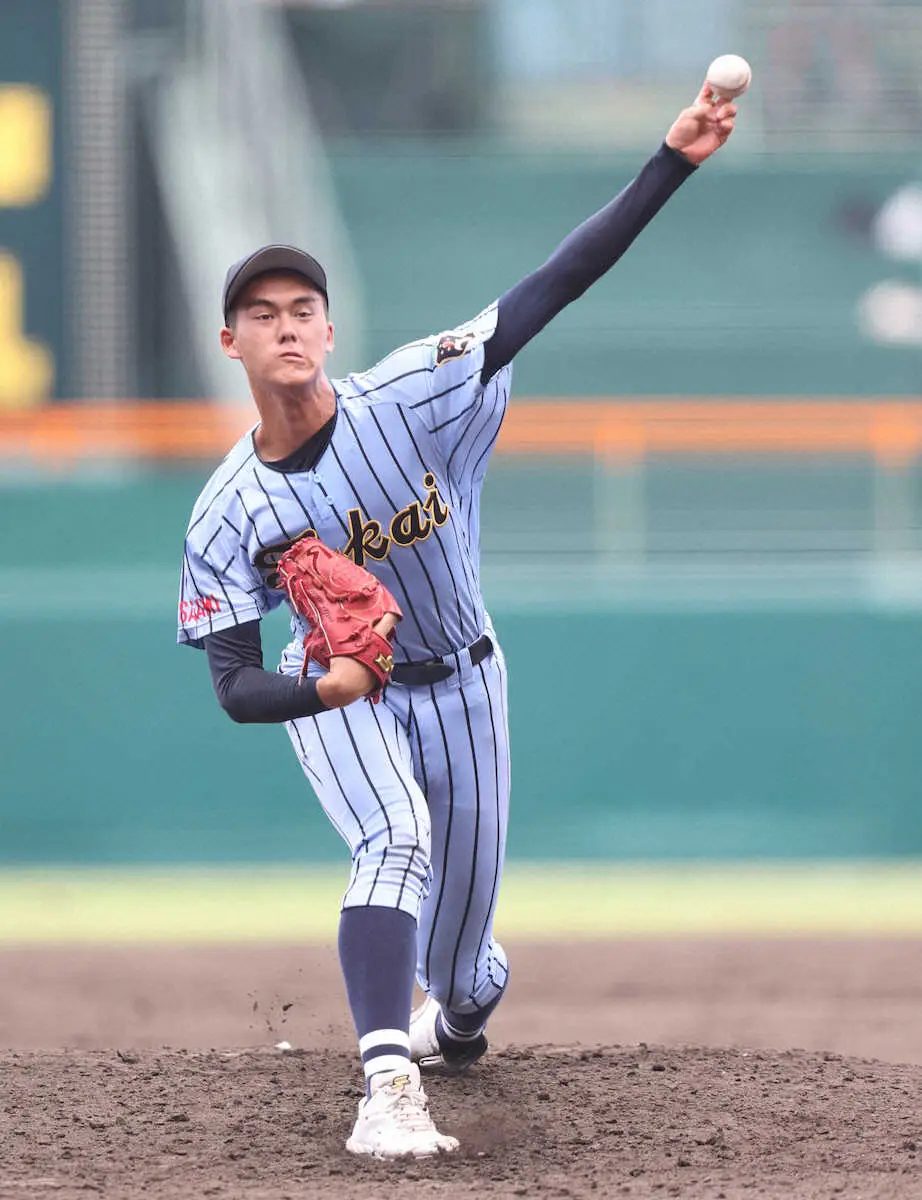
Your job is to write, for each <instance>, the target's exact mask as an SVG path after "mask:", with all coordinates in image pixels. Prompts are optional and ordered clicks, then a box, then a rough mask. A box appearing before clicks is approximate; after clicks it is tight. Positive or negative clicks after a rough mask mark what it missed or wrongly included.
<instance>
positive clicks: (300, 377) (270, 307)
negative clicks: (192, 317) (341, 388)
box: [221, 274, 333, 387]
mask: <svg viewBox="0 0 922 1200" xmlns="http://www.w3.org/2000/svg"><path fill="white" fill-rule="evenodd" d="M221 345H222V347H223V348H224V353H225V354H226V355H227V356H228V358H237V359H240V361H241V362H242V363H243V365H244V367H245V369H246V373H247V375H248V376H249V378H250V381H251V382H252V383H253V384H256V385H258V386H262V387H273V386H274V387H298V386H301V385H303V384H307V383H310V382H311V381H312V380H313V379H315V378H316V377H317V375H318V373H319V372H321V371H322V370H323V363H324V359H325V358H326V356H327V355H328V354H329V353H330V351H331V350H332V349H333V326H332V325H331V324H330V322H329V320H328V319H327V311H326V306H325V304H324V302H323V296H321V294H320V293H319V292H318V291H317V290H316V289H315V288H314V287H312V286H311V284H309V283H308V282H307V280H306V279H303V278H302V277H301V276H300V275H291V274H279V275H260V276H257V278H256V279H253V280H251V281H250V283H249V284H247V286H246V288H244V290H243V292H241V294H240V297H239V299H238V301H237V305H236V308H235V310H234V322H233V328H232V329H230V328H229V329H222V330H221Z"/></svg>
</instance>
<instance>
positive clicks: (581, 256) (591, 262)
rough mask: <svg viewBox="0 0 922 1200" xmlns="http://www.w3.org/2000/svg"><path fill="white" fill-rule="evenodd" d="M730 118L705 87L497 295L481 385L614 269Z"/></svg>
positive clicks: (726, 129) (724, 132)
mask: <svg viewBox="0 0 922 1200" xmlns="http://www.w3.org/2000/svg"><path fill="white" fill-rule="evenodd" d="M715 100H716V102H715ZM736 116H737V108H736V105H735V104H733V103H732V102H729V101H725V100H719V99H717V98H716V97H715V94H714V92H713V90H712V88H711V85H710V84H709V83H705V84H704V86H703V87H702V89H701V91H700V92H699V94H698V97H697V99H696V100H695V103H694V104H692V105H691V106H690V107H689V108H686V109H683V111H682V112H681V113H679V115H678V117H677V118H676V120H675V122H674V123H673V125H672V127H671V128H670V130H669V132H668V134H667V135H666V139H665V141H664V143H663V145H662V146H661V147H660V149H659V150H658V151H657V153H656V154H654V156H653V157H652V158H651V159H650V160H649V162H647V163H646V165H645V166H644V167H643V169H642V170H641V171H640V173H639V174H638V175H637V176H636V178H635V179H633V180H632V181H631V183H629V184H628V186H627V187H626V188H625V189H624V190H623V191H622V192H620V193H619V194H618V195H617V196H616V197H615V198H614V200H612V201H611V202H610V203H609V204H607V205H606V206H605V207H604V208H603V209H601V210H600V211H599V212H597V213H595V215H594V216H592V217H590V218H589V219H588V220H587V221H584V222H583V224H582V225H580V226H579V227H578V228H576V229H574V231H573V232H572V233H571V234H570V235H569V236H568V237H566V238H565V239H564V240H563V242H561V244H560V245H559V246H558V247H557V249H556V250H555V251H554V253H553V254H552V255H551V257H550V258H549V259H548V260H547V262H546V263H544V265H543V266H541V267H539V268H538V270H537V271H533V272H532V273H531V274H530V275H528V276H526V277H525V278H524V279H523V280H521V281H520V282H519V283H517V284H516V285H515V286H514V287H512V288H510V289H509V291H508V292H506V293H505V294H504V295H503V296H501V297H500V299H499V300H498V301H497V316H496V328H495V331H494V332H493V335H492V337H491V338H490V339H489V341H488V342H487V343H486V346H485V351H484V363H483V370H482V373H481V380H482V381H483V382H486V381H487V380H488V379H490V378H492V376H493V375H495V374H496V372H497V371H499V370H500V369H501V368H502V367H504V366H505V365H506V364H507V363H510V362H511V361H512V359H513V358H514V357H515V355H516V354H517V353H518V352H519V350H521V349H522V347H523V346H525V345H526V344H527V343H528V342H529V341H530V340H531V339H532V338H533V337H534V336H535V334H537V333H539V332H540V330H542V329H543V328H544V327H545V325H547V324H548V322H549V321H551V320H553V318H554V317H555V316H557V314H558V313H559V312H561V311H562V310H563V309H564V308H566V306H567V305H568V304H570V303H572V301H574V300H575V299H577V298H578V297H579V296H581V295H582V294H583V292H585V291H586V290H587V289H588V288H589V287H591V286H592V284H593V283H595V282H596V281H597V280H598V279H600V278H601V277H602V276H603V275H604V274H605V273H606V272H607V271H609V270H610V269H611V268H612V267H613V266H614V265H615V263H616V262H617V261H618V259H619V258H621V256H622V255H623V254H624V253H625V251H626V250H627V249H628V248H629V247H630V246H631V244H632V243H633V242H634V240H635V238H637V236H638V235H639V234H640V233H641V232H642V231H643V230H644V229H645V228H646V226H647V225H648V224H649V223H650V221H652V220H653V218H654V217H655V216H656V214H657V213H658V212H659V211H660V209H661V208H662V207H663V206H664V205H665V204H666V202H667V201H668V200H669V199H670V197H671V196H672V195H674V193H675V192H676V191H678V189H679V188H680V187H681V186H682V184H683V183H684V182H685V181H686V179H688V178H689V176H691V175H693V174H694V172H695V171H696V170H697V169H698V167H699V166H700V165H701V164H702V163H703V162H705V161H706V160H707V159H708V158H710V157H711V155H712V154H714V153H715V152H716V151H717V150H719V149H720V148H721V146H723V145H724V144H725V142H726V141H727V139H728V138H729V137H730V136H731V134H732V133H733V128H734V124H735V122H736Z"/></svg>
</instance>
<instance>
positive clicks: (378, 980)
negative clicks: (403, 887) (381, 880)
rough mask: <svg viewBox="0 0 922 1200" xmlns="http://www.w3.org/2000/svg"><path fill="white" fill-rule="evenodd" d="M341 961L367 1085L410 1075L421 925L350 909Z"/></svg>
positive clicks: (396, 912)
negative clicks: (385, 1076)
mask: <svg viewBox="0 0 922 1200" xmlns="http://www.w3.org/2000/svg"><path fill="white" fill-rule="evenodd" d="M339 961H340V963H341V965H342V971H343V978H344V980H345V983H346V994H347V995H348V997H349V1007H350V1009H351V1010H352V1019H353V1021H354V1022H355V1030H356V1033H357V1034H358V1036H359V1051H360V1053H361V1055H362V1065H363V1066H364V1068H365V1080H366V1085H367V1083H368V1081H369V1080H370V1079H371V1077H372V1075H375V1074H377V1073H378V1072H384V1071H386V1072H394V1071H401V1070H403V1069H407V1070H409V1066H410V1036H409V1032H408V1031H409V1026H410V1008H411V1007H412V1004H413V981H414V977H415V973H416V921H415V920H414V919H413V917H411V916H410V915H409V913H405V912H403V911H402V910H401V909H397V908H378V907H376V906H368V907H366V908H344V909H343V911H342V914H341V915H340V920H339Z"/></svg>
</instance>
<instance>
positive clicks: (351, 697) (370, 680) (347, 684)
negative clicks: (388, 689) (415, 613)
mask: <svg viewBox="0 0 922 1200" xmlns="http://www.w3.org/2000/svg"><path fill="white" fill-rule="evenodd" d="M397 620H398V618H397V617H395V616H394V615H393V613H385V615H384V616H383V617H382V618H381V620H380V621H376V622H375V624H374V626H373V628H374V630H375V632H376V633H380V634H381V636H382V637H386V638H389V637H390V635H391V634H392V633H393V631H394V629H395V628H396V626H397ZM377 686H378V678H377V676H376V675H375V673H374V671H371V670H369V668H368V667H366V666H365V664H364V663H361V662H359V661H358V659H355V658H348V657H346V656H345V655H336V656H335V657H333V658H331V659H330V669H329V671H328V672H327V673H326V675H323V676H322V677H321V678H320V679H318V680H317V695H318V696H319V697H320V699H321V700H322V701H323V703H324V704H325V705H326V706H327V708H345V707H346V705H347V704H354V703H355V701H356V700H361V699H362V697H363V696H367V695H368V693H369V692H371V691H373V690H374V688H376V687H377Z"/></svg>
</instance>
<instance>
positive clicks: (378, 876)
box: [349, 829, 432, 916]
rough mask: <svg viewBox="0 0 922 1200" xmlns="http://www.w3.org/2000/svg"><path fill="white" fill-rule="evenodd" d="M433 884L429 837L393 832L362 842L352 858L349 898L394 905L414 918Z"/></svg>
mask: <svg viewBox="0 0 922 1200" xmlns="http://www.w3.org/2000/svg"><path fill="white" fill-rule="evenodd" d="M431 883H432V868H431V865H430V861H429V838H428V836H426V837H425V838H421V837H419V836H418V835H417V833H416V832H415V831H414V830H411V829H410V830H400V829H392V830H391V834H390V836H389V837H388V838H386V839H384V838H381V839H375V840H374V841H372V842H369V841H366V842H363V843H362V844H361V845H360V846H359V848H358V850H357V851H356V853H355V855H354V858H353V882H352V884H351V885H350V888H349V894H350V896H352V897H356V896H357V897H360V898H361V897H364V900H363V902H364V903H369V902H371V901H372V900H373V901H374V903H376V904H386V905H389V904H393V905H394V907H396V908H402V909H404V910H405V911H406V912H409V913H411V914H412V915H413V916H418V914H419V907H420V905H421V904H422V902H423V900H424V899H425V897H426V896H427V895H428V892H429V887H430V885H431Z"/></svg>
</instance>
